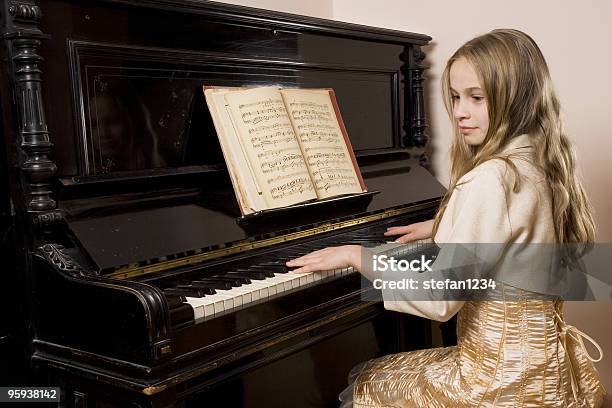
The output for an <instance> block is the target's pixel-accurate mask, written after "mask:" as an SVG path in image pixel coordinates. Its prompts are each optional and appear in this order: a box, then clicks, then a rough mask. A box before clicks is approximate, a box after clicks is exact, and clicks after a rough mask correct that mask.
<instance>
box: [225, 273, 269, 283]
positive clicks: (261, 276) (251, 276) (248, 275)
mask: <svg viewBox="0 0 612 408" xmlns="http://www.w3.org/2000/svg"><path fill="white" fill-rule="evenodd" d="M227 274H228V275H231V276H239V277H246V278H247V279H253V280H264V279H266V274H265V273H263V272H257V271H249V270H244V272H239V271H232V272H228V273H227ZM249 283H250V282H249Z"/></svg>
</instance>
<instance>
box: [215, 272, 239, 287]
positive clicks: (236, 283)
mask: <svg viewBox="0 0 612 408" xmlns="http://www.w3.org/2000/svg"><path fill="white" fill-rule="evenodd" d="M206 279H207V280H211V281H221V282H229V283H230V284H231V285H232V286H233V287H235V288H237V287H240V286H242V282H241V281H240V278H232V277H231V276H220V275H214V276H209V277H207V278H206Z"/></svg>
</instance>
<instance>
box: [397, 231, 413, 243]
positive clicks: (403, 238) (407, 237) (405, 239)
mask: <svg viewBox="0 0 612 408" xmlns="http://www.w3.org/2000/svg"><path fill="white" fill-rule="evenodd" d="M410 241H414V239H413V238H412V234H411V233H408V234H406V235H402V236H401V237H399V238H398V239H396V240H395V242H397V243H400V244H405V243H406V242H410Z"/></svg>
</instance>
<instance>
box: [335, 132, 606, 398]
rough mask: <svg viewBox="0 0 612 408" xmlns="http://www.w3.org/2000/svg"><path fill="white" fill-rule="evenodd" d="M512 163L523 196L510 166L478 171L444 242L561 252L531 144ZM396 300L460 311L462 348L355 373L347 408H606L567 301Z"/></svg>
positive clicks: (443, 226)
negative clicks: (565, 312) (548, 246)
mask: <svg viewBox="0 0 612 408" xmlns="http://www.w3.org/2000/svg"><path fill="white" fill-rule="evenodd" d="M504 154H507V155H508V157H509V158H510V159H511V160H512V163H514V164H515V165H516V167H517V169H518V172H519V174H520V177H521V188H520V190H519V191H518V192H513V191H512V186H513V185H514V175H513V172H512V171H509V168H508V165H507V164H506V163H505V162H504V161H502V160H492V161H488V162H486V163H484V164H482V165H480V166H478V167H477V168H475V169H474V170H473V171H471V172H469V173H468V174H466V175H465V176H464V177H463V178H462V180H461V182H462V184H461V186H459V187H457V189H456V190H455V191H454V192H453V194H452V196H451V198H450V201H449V203H448V207H447V210H446V212H445V214H444V217H443V219H442V220H441V223H440V227H439V229H438V233H437V235H436V242H440V243H470V242H481V243H509V242H522V243H552V242H554V239H555V238H554V226H553V221H552V218H551V198H550V193H549V188H548V186H547V185H546V184H545V181H544V178H543V176H542V174H541V173H540V172H539V171H538V170H537V169H536V168H535V166H533V165H531V164H530V160H529V159H530V155H531V147H530V140H529V137H528V136H527V135H522V136H519V137H517V138H515V139H514V140H513V141H512V142H511V143H510V145H509V146H508V147H507V148H506V149H505V150H504ZM524 159H527V160H524ZM434 266H435V264H434ZM396 292H397V291H394V292H393V294H391V295H390V297H389V296H385V308H387V309H389V310H395V311H400V312H406V313H411V314H416V315H420V316H424V317H428V318H432V319H436V320H441V321H444V320H448V319H449V318H450V317H452V316H453V315H454V314H455V313H457V311H458V313H459V315H458V321H457V338H458V344H457V346H453V347H446V348H437V349H426V350H418V351H412V352H407V353H399V354H393V355H388V356H384V357H381V358H378V359H374V360H370V361H368V362H366V363H365V364H364V365H361V366H359V367H356V369H354V370H353V371H352V372H351V374H350V375H349V381H350V382H351V383H352V384H351V386H350V387H349V388H347V390H345V392H343V393H342V394H341V400H343V403H342V406H343V407H345V406H351V403H352V404H353V406H355V407H428V408H429V407H431V408H434V407H513V408H521V407H559V408H561V407H564V408H567V407H569V408H578V407H589V408H593V407H600V406H601V404H602V399H603V397H604V395H605V390H604V388H603V386H602V385H601V383H600V380H599V377H598V374H597V372H596V370H595V368H594V365H593V362H592V361H593V359H592V358H591V357H590V356H589V355H588V353H587V351H586V349H585V347H584V343H583V338H587V339H589V340H590V338H589V337H588V336H586V335H584V333H582V332H580V331H579V330H577V329H576V328H574V327H572V326H569V325H567V324H566V323H565V322H564V321H563V317H562V312H561V310H562V301H550V300H532V299H533V296H528V293H527V292H525V291H524V290H522V289H518V288H515V287H513V286H510V285H504V286H503V290H501V291H498V292H499V293H500V295H499V298H498V299H495V300H490V301H483V302H475V301H466V302H462V301H440V302H432V301H429V302H428V301H410V300H407V299H401V298H399V297H401V294H398V293H396ZM523 297H524V298H525V300H521V299H522V298H523ZM506 298H508V299H511V300H508V299H506ZM527 298H529V300H527ZM351 394H352V397H353V398H352V400H353V401H351Z"/></svg>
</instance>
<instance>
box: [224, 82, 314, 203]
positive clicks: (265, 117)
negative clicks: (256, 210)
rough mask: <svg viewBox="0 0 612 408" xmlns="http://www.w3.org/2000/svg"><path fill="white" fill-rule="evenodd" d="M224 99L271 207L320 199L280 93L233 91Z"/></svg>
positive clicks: (260, 89)
mask: <svg viewBox="0 0 612 408" xmlns="http://www.w3.org/2000/svg"><path fill="white" fill-rule="evenodd" d="M225 100H226V101H227V103H228V105H229V110H230V113H231V116H232V119H233V122H234V124H235V126H236V130H237V132H238V136H239V137H240V140H241V143H242V144H243V146H244V149H245V151H246V153H247V156H248V158H249V161H250V162H251V164H252V169H253V171H254V173H255V176H256V177H257V180H258V181H259V185H260V186H261V187H262V190H263V194H264V197H265V199H266V202H267V203H268V205H269V207H270V208H276V207H283V206H287V205H292V204H295V203H299V202H302V201H306V200H310V199H315V198H317V195H316V193H315V191H314V186H313V184H312V181H311V179H310V174H309V173H308V169H307V168H306V164H305V162H304V158H303V157H302V152H301V150H300V145H299V144H298V142H297V139H296V136H295V133H294V132H293V128H292V126H291V122H290V120H289V117H288V115H287V110H286V109H285V105H284V103H283V99H282V96H281V94H280V92H279V90H278V89H277V88H272V87H266V88H255V89H250V90H246V91H241V92H232V93H229V94H226V95H225Z"/></svg>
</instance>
